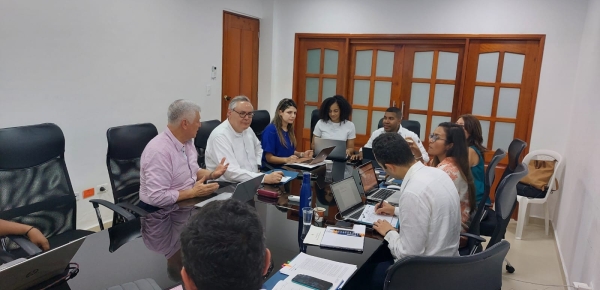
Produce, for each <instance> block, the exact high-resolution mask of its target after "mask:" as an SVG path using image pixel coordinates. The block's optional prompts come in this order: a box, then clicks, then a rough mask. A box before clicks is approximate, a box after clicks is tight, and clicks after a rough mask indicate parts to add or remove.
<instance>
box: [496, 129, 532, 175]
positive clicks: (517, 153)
mask: <svg viewBox="0 0 600 290" xmlns="http://www.w3.org/2000/svg"><path fill="white" fill-rule="evenodd" d="M525 147H527V143H526V142H525V141H523V140H521V139H518V138H517V139H514V140H512V142H510V145H508V165H506V169H504V172H503V173H502V178H501V179H504V178H505V177H506V176H507V175H509V174H511V173H512V172H513V171H514V170H515V167H517V165H519V164H520V163H521V161H520V159H521V153H523V150H525Z"/></svg>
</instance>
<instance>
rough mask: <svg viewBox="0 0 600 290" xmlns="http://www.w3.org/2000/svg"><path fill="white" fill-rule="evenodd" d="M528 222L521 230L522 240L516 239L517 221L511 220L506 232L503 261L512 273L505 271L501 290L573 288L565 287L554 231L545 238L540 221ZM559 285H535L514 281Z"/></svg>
mask: <svg viewBox="0 0 600 290" xmlns="http://www.w3.org/2000/svg"><path fill="white" fill-rule="evenodd" d="M530 220H531V222H530V223H529V224H528V225H527V226H525V228H524V229H523V239H522V240H516V239H515V229H516V227H517V222H516V221H514V220H512V221H511V222H510V223H509V225H508V228H507V230H506V240H507V241H508V242H509V243H510V250H509V251H508V255H507V256H506V258H507V259H508V260H509V261H510V263H511V264H512V266H513V267H515V272H514V273H512V274H509V273H507V272H506V271H504V274H503V279H502V289H503V290H504V289H506V290H546V289H548V290H556V289H574V288H567V287H563V286H560V285H565V283H566V282H565V279H564V275H563V271H562V265H561V262H560V257H559V254H558V249H557V247H556V242H555V240H554V232H553V230H552V227H551V228H550V231H549V234H548V236H546V234H545V232H544V225H543V220H539V219H534V218H532V219H530ZM513 279H516V280H521V281H526V282H531V283H536V284H544V285H558V286H542V285H534V284H529V283H525V282H520V281H516V280H513Z"/></svg>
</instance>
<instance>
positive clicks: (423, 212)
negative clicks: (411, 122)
mask: <svg viewBox="0 0 600 290" xmlns="http://www.w3.org/2000/svg"><path fill="white" fill-rule="evenodd" d="M400 191H401V193H400V199H399V203H398V207H396V209H395V214H396V215H397V216H398V220H399V221H400V227H399V230H400V232H399V233H398V232H396V231H389V232H388V233H387V234H386V235H385V240H386V241H388V243H389V245H388V246H389V248H390V252H391V253H392V255H393V256H394V259H395V260H398V259H401V258H403V257H406V256H410V255H424V256H458V245H459V241H460V230H461V227H460V200H459V197H458V192H457V191H456V186H454V183H453V182H452V180H451V179H450V177H449V176H448V174H446V173H445V172H444V171H442V170H440V169H437V168H434V167H428V166H425V165H424V164H423V163H421V162H416V163H415V164H414V165H413V166H411V167H410V169H409V170H408V172H407V174H406V176H405V177H404V180H403V182H402V186H401V188H400Z"/></svg>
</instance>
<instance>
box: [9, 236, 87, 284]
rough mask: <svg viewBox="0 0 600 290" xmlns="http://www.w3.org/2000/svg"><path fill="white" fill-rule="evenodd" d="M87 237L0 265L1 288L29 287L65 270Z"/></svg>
mask: <svg viewBox="0 0 600 290" xmlns="http://www.w3.org/2000/svg"><path fill="white" fill-rule="evenodd" d="M84 240H85V237H83V238H79V239H77V240H74V241H72V242H70V243H68V244H65V245H62V246H60V247H57V248H54V249H51V250H49V251H47V252H43V253H40V254H39V255H37V256H34V257H31V258H29V259H26V260H22V261H21V262H20V263H16V264H11V265H8V266H5V265H2V266H0V267H2V268H0V289H3V290H11V289H27V288H29V287H31V286H34V285H36V284H39V283H41V282H44V281H46V280H48V279H50V278H52V277H54V276H56V275H59V274H61V273H63V272H64V271H65V269H66V268H67V266H68V265H69V263H70V262H71V259H72V258H73V256H75V253H77V251H78V250H79V247H81V244H83V241H84Z"/></svg>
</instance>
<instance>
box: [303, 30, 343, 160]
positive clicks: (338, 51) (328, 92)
mask: <svg viewBox="0 0 600 290" xmlns="http://www.w3.org/2000/svg"><path fill="white" fill-rule="evenodd" d="M345 44H346V42H345V41H342V40H304V41H302V42H301V43H300V58H299V63H298V64H297V65H298V66H299V68H300V69H299V73H298V75H297V82H296V83H297V84H298V86H299V87H298V90H297V91H298V104H297V105H298V115H297V117H296V119H297V122H296V136H301V138H298V137H297V140H298V145H297V147H298V149H299V150H307V149H308V148H310V136H311V115H312V112H313V110H316V109H318V108H319V106H320V104H321V102H322V101H323V99H325V98H328V97H332V96H334V95H335V94H342V90H343V83H342V82H343V75H344V73H343V68H342V65H343V63H344V59H345V55H346V53H345Z"/></svg>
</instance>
